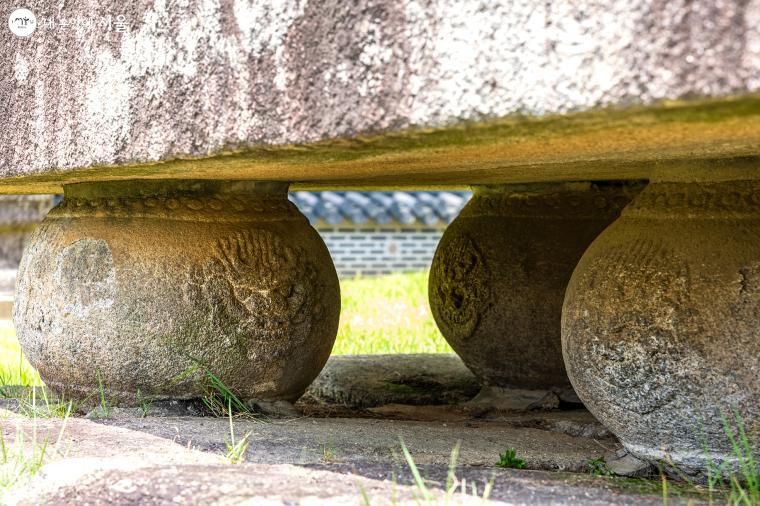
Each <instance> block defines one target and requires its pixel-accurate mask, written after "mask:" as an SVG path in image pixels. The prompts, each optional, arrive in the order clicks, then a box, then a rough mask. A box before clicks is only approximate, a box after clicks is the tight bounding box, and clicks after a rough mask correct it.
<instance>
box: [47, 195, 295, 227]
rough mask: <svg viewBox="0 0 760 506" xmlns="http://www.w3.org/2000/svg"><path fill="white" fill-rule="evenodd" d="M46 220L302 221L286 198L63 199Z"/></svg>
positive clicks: (136, 197) (139, 197)
mask: <svg viewBox="0 0 760 506" xmlns="http://www.w3.org/2000/svg"><path fill="white" fill-rule="evenodd" d="M49 217H50V218H69V217H117V218H139V217H151V218H164V219H174V220H191V221H217V220H222V221H248V220H255V221H262V220H264V221H266V220H268V219H272V220H276V221H281V220H287V219H305V218H304V217H303V215H302V214H301V213H300V212H299V211H298V209H297V208H296V206H295V205H294V204H293V203H291V202H290V201H289V200H287V198H286V197H285V195H282V196H279V195H277V196H275V195H256V196H251V197H249V196H247V195H240V196H234V195H215V196H199V195H191V196H188V195H178V196H171V195H169V196H148V197H142V196H135V197H99V198H84V197H66V198H65V199H64V200H63V201H62V202H61V203H60V204H59V205H58V206H57V207H56V208H55V209H53V211H51V213H50V215H49Z"/></svg>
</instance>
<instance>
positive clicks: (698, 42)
mask: <svg viewBox="0 0 760 506" xmlns="http://www.w3.org/2000/svg"><path fill="white" fill-rule="evenodd" d="M25 7H27V8H29V9H30V10H31V11H33V12H34V13H35V14H36V17H37V22H38V24H37V29H36V31H35V32H34V33H33V34H32V35H31V36H29V37H17V36H15V35H13V34H12V33H11V32H10V31H9V30H2V31H0V48H1V49H0V63H1V64H0V82H2V83H4V84H3V85H2V95H1V96H2V100H0V116H2V117H3V118H4V121H5V124H6V125H9V126H10V127H8V128H3V129H2V130H0V175H1V176H3V177H6V178H7V177H17V176H32V175H36V176H37V179H34V180H29V181H25V182H22V181H9V182H5V183H4V185H7V186H4V187H3V189H2V191H6V192H20V191H23V190H24V189H26V190H33V191H39V192H42V191H55V190H57V189H58V188H59V187H60V180H61V179H66V180H69V181H71V180H76V179H79V180H82V179H92V178H109V177H110V178H113V177H130V178H134V177H159V176H161V177H185V178H187V177H191V176H192V177H209V178H243V177H245V178H255V179H281V180H287V181H317V180H322V181H330V180H331V181H333V182H343V183H344V184H360V183H361V184H365V185H366V184H389V183H393V182H406V183H407V184H411V183H417V184H420V183H423V184H432V183H438V184H461V183H468V182H470V183H476V182H481V183H484V182H489V181H490V182H494V181H497V180H502V181H504V180H514V179H523V180H525V179H528V180H531V179H533V180H535V179H536V178H560V179H561V178H568V177H571V175H573V174H574V176H573V177H574V178H575V179H578V178H583V177H586V178H588V177H591V178H595V179H602V178H606V177H609V176H613V177H614V175H616V174H617V175H618V177H642V175H643V176H646V174H647V170H646V169H645V168H642V167H638V166H637V167H636V168H631V167H630V166H628V165H626V163H624V162H628V164H630V162H631V161H647V162H651V161H660V162H662V161H664V160H672V159H682V158H684V157H687V156H688V157H691V158H710V157H716V156H717V157H720V158H725V157H737V156H748V155H752V156H755V155H757V154H758V147H757V146H758V136H760V134H758V130H760V129H758V119H757V116H758V106H757V103H756V102H751V103H748V104H749V105H747V104H744V105H742V106H740V107H738V108H736V107H733V106H729V107H728V111H726V110H725V108H724V109H721V110H719V111H717V112H716V111H715V110H713V109H711V107H710V106H707V107H705V106H704V105H698V106H697V109H696V111H694V110H692V111H691V112H692V113H694V114H689V113H687V114H685V115H683V114H681V115H679V114H676V116H675V117H674V116H672V115H669V113H668V112H667V110H666V111H664V112H663V110H658V111H656V112H654V113H652V114H650V113H646V112H645V113H643V114H642V113H640V112H638V113H634V115H633V119H632V117H630V116H624V117H622V118H619V117H618V118H617V119H615V118H614V117H613V118H610V117H609V116H608V115H607V114H603V115H601V116H591V117H586V118H585V119H582V120H581V122H580V124H577V123H573V122H571V123H569V124H568V123H565V122H563V121H561V120H559V121H558V120H557V119H556V118H555V119H554V120H552V121H550V122H549V123H548V126H547V124H545V123H539V124H535V123H533V122H532V121H518V122H517V123H513V122H508V123H507V124H499V125H496V127H494V126H491V127H488V128H485V129H482V128H474V127H473V128H469V129H466V130H458V129H455V130H452V131H448V133H445V134H436V135H433V136H432V137H431V136H430V135H427V134H424V133H423V134H419V136H418V135H417V134H415V135H412V136H411V138H410V137H406V136H405V137H402V138H398V137H393V136H392V137H390V138H387V137H385V138H383V140H381V141H378V142H375V143H374V144H372V145H369V146H368V145H366V143H365V141H363V140H362V141H357V142H354V143H348V144H342V143H337V144H331V145H328V146H327V147H322V148H320V149H318V150H317V151H316V152H313V151H312V150H311V149H308V150H303V149H296V150H293V149H292V148H291V149H284V150H282V151H275V152H274V153H273V152H272V151H270V150H268V149H264V148H262V147H266V146H285V145H290V144H304V143H306V144H308V143H314V142H316V141H321V140H325V139H341V138H346V137H353V136H357V135H366V134H372V133H377V132H396V131H399V130H401V129H406V128H409V127H424V128H430V127H446V126H452V125H458V124H461V123H463V122H467V121H473V120H481V119H488V118H497V117H503V116H508V115H512V114H520V115H525V116H536V115H539V116H540V115H547V114H552V113H559V114H564V113H567V112H568V111H577V110H584V109H589V108H594V107H600V106H621V105H630V104H651V103H653V102H654V101H657V100H661V99H676V98H680V97H687V96H690V97H693V96H711V97H715V96H723V95H727V94H742V93H746V92H752V91H757V90H758V89H759V88H760V28H758V27H759V26H760V1H758V0H750V1H749V2H747V1H741V0H724V1H721V2H719V3H716V2H713V1H709V0H699V1H695V2H686V1H679V2H666V3H661V2H654V1H651V0H637V1H635V2H630V1H627V0H610V1H603V2H597V1H584V2H566V1H552V2H544V3H540V4H536V3H535V2H529V1H528V2H518V3H515V2H511V1H508V0H499V1H494V2H486V1H483V0H467V1H465V2H459V1H452V0H427V1H419V0H398V1H394V2H384V1H379V0H360V1H358V2H351V3H346V2H340V1H338V0H332V1H328V2H317V1H305V0H304V1H299V2H289V3H285V4H282V3H279V2H273V1H266V2H258V1H256V2H254V1H247V0H236V1H233V2H206V1H201V0H192V1H189V2H184V3H182V4H181V5H178V4H171V5H167V3H166V2H164V1H161V0H141V1H138V2H129V3H124V2H116V1H111V2H100V3H99V4H98V6H97V7H93V4H92V3H91V2H87V1H84V0H73V1H70V2H66V3H64V4H55V3H50V2H44V1H43V0H34V1H30V2H27V4H26V5H25ZM4 14H5V13H4ZM6 15H7V14H6ZM72 19H80V20H81V19H84V20H88V21H94V22H95V26H87V25H85V24H84V23H75V26H72V25H69V26H67V27H62V26H61V23H60V22H61V20H64V21H66V20H68V21H71V20H72ZM109 19H110V20H111V21H116V20H117V19H118V20H120V22H121V23H123V24H121V25H118V26H117V25H115V24H111V25H109V28H104V27H103V26H100V25H99V24H98V22H100V21H106V20H109ZM117 28H118V30H117ZM719 109H720V107H719ZM721 111H722V112H721ZM748 113H749V116H751V117H747V116H748ZM663 114H664V116H663ZM602 124H612V127H613V128H612V129H611V131H610V130H607V129H606V128H601V129H600V126H601V125H602ZM547 141H549V143H548V145H547ZM463 144H464V146H463ZM441 145H443V146H448V147H449V149H452V148H455V150H453V151H448V152H441V151H440V150H436V146H441ZM465 148H466V149H465ZM389 153H390V154H392V156H391V157H390V158H388V156H389ZM400 153H401V154H400ZM453 153H457V155H456V156H452V154H453ZM211 155H213V156H214V157H215V158H213V160H207V159H206V158H207V157H209V156H211ZM187 158H193V159H201V160H203V161H202V163H197V160H196V163H187V162H185V161H184V160H185V159H187ZM357 158H359V159H360V161H361V162H362V163H358V164H357V163H354V162H355V161H356V159H357ZM172 160H183V161H182V162H179V163H175V164H169V165H160V166H155V165H152V162H158V161H167V162H168V161H172ZM589 160H595V161H606V162H607V164H608V165H607V166H606V167H605V166H604V165H603V164H602V165H601V166H600V167H599V170H600V172H595V173H594V174H596V176H589V175H586V176H584V175H583V174H582V172H583V171H581V175H579V174H578V173H577V172H572V171H571V172H567V170H568V169H558V168H557V167H555V165H557V164H563V165H565V166H566V164H568V163H574V162H587V161H589ZM612 161H615V163H616V165H614V166H612V167H610V166H609V164H610V163H612ZM537 164H539V165H546V166H547V167H548V168H545V169H543V170H540V169H538V168H536V165H537ZM104 166H130V167H131V168H130V169H129V170H116V169H113V168H105V167H104ZM410 167H414V170H413V171H412V172H411V173H410ZM85 168H90V169H89V170H85V171H79V172H71V171H75V170H77V169H79V170H82V169H85ZM571 169H572V167H571ZM575 170H576V171H577V170H578V169H577V167H576V169H575ZM461 171H466V174H462V173H461ZM547 171H548V174H547V173H546V172H547ZM62 172H68V173H69V174H68V175H65V174H62ZM447 173H448V174H447ZM45 174H47V176H46V177H43V175H45ZM434 176H437V177H434Z"/></svg>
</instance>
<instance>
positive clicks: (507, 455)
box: [496, 448, 525, 469]
mask: <svg viewBox="0 0 760 506" xmlns="http://www.w3.org/2000/svg"><path fill="white" fill-rule="evenodd" d="M496 467H503V468H505V469H523V468H524V467H525V461H524V460H523V459H521V458H519V457H518V456H517V450H515V449H514V448H508V449H507V451H505V452H504V453H501V454H499V461H498V462H497V463H496Z"/></svg>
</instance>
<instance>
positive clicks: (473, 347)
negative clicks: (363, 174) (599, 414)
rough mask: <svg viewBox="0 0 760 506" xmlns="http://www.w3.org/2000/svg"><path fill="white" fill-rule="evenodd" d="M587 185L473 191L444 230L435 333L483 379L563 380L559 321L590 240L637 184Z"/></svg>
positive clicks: (433, 302) (536, 383)
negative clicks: (570, 285)
mask: <svg viewBox="0 0 760 506" xmlns="http://www.w3.org/2000/svg"><path fill="white" fill-rule="evenodd" d="M640 189H641V185H640V184H627V185H626V184H606V185H597V184H591V183H568V184H536V185H511V186H503V187H496V188H477V189H476V190H475V194H474V195H473V197H472V200H471V201H470V202H469V203H468V204H467V206H465V208H464V209H463V210H462V212H461V214H460V215H459V217H458V218H457V219H456V220H454V221H453V222H452V223H451V225H449V227H448V228H447V229H446V232H445V233H444V235H443V238H442V239H441V242H440V244H439V246H438V249H437V250H436V253H435V257H434V259H433V264H432V267H431V271H430V280H429V297H430V306H431V309H432V311H433V316H434V317H435V320H436V323H437V324H438V327H439V329H440V330H441V333H442V334H443V336H444V337H445V338H446V340H447V341H448V342H449V344H450V345H451V347H452V348H453V349H454V350H455V351H456V352H457V353H458V354H459V356H460V357H462V360H463V361H464V363H465V364H466V365H467V367H469V368H470V369H471V370H472V371H473V372H474V373H475V375H476V376H478V377H479V378H480V380H481V381H482V382H483V383H485V384H486V385H491V386H509V387H519V388H527V389H545V388H550V387H565V386H567V385H568V384H569V381H568V379H567V375H566V373H565V367H564V363H563V360H562V349H561V345H560V320H561V313H562V302H563V300H564V295H565V288H566V286H567V283H568V281H569V280H570V275H571V274H572V272H573V269H574V268H575V266H576V264H577V262H578V260H579V259H580V257H581V255H583V252H584V251H585V250H586V248H587V247H588V245H589V244H591V241H593V240H594V238H595V237H596V236H597V235H598V234H599V233H600V232H601V231H602V230H604V228H605V227H606V226H607V225H609V224H610V223H611V222H612V221H613V220H614V219H615V218H617V216H618V215H619V213H620V210H621V209H622V208H623V207H624V206H625V205H626V204H627V203H628V202H630V200H631V198H632V197H633V195H635V194H636V192H638V191H640Z"/></svg>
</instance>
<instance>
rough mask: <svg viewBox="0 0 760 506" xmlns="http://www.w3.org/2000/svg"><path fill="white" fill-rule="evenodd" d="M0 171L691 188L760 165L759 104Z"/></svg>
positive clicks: (518, 121)
mask: <svg viewBox="0 0 760 506" xmlns="http://www.w3.org/2000/svg"><path fill="white" fill-rule="evenodd" d="M17 149H18V150H19V151H23V150H21V149H19V148H18V146H17ZM0 163H3V166H2V168H0V171H2V174H3V177H2V178H1V179H0V193H60V192H61V191H62V187H63V186H64V185H65V184H70V183H76V182H83V181H107V180H119V179H222V180H246V179H247V180H268V181H287V182H291V183H293V184H292V185H291V189H293V190H298V189H316V188H398V187H416V188H426V187H431V188H432V187H464V186H469V185H488V184H501V183H528V182H549V181H578V180H641V179H653V178H656V177H658V176H664V177H666V178H668V179H670V180H673V179H685V180H698V179H713V178H714V177H715V176H714V174H715V173H716V172H717V171H719V170H720V171H725V172H727V173H728V174H729V175H725V174H724V175H722V176H720V177H721V178H725V177H735V178H738V179H746V178H754V177H757V174H758V172H757V169H758V167H760V96H756V95H752V96H745V97H735V98H726V99H712V100H702V101H689V102H670V103H661V104H658V105H656V106H652V107H633V108H627V109H606V110H600V111H589V112H583V113H576V114H569V115H552V116H548V117H543V118H527V117H506V118H502V119H496V120H490V121H486V122H480V123H465V124H461V125H458V126H453V127H447V128H439V129H410V130H404V131H398V132H394V133H385V134H376V135H371V136H370V135H368V136H360V137H355V138H351V139H332V140H325V141H321V142H317V143H313V144H303V145H282V146H267V147H263V146H260V147H245V148H237V149H229V150H222V151H219V152H217V153H213V154H211V155H208V156H193V155H188V154H180V153H178V154H172V155H168V156H167V157H166V158H165V159H163V160H161V161H155V162H154V161H146V160H140V159H132V160H130V161H128V162H124V163H118V164H110V165H102V164H95V163H92V164H90V165H93V166H89V167H88V166H85V165H86V164H85V165H82V166H78V167H70V168H66V167H62V166H59V167H56V168H46V169H40V170H35V171H28V172H27V171H25V170H24V169H23V167H22V166H21V165H14V166H11V165H10V164H8V163H7V162H5V163H4V162H3V160H0ZM730 174H734V176H730Z"/></svg>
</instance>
